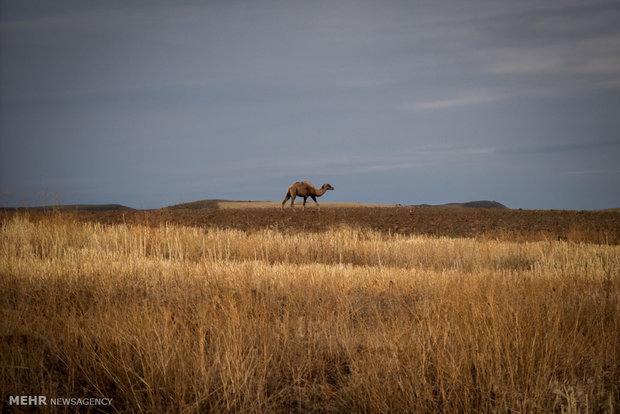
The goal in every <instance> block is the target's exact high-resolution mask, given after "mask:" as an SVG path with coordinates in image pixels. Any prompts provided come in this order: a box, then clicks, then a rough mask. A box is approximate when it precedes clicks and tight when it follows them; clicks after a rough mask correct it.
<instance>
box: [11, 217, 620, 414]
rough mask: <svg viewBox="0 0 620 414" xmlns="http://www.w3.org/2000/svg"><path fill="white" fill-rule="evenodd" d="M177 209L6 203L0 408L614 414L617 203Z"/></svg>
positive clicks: (619, 388) (619, 303) (619, 339)
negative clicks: (64, 400) (35, 400)
mask: <svg viewBox="0 0 620 414" xmlns="http://www.w3.org/2000/svg"><path fill="white" fill-rule="evenodd" d="M395 209H396V210H398V208H395ZM345 210H346V209H345ZM378 210H381V211H386V210H391V209H378ZM396 210H395V211H396ZM341 211H342V212H341ZM369 211H374V213H373V214H376V215H377V217H378V219H377V220H386V223H391V222H390V221H389V220H391V219H390V217H392V216H390V214H393V213H390V212H384V213H379V212H377V211H375V210H372V209H371V210H369ZM398 211H399V210H398ZM416 211H417V212H421V213H420V214H426V215H427V216H425V217H427V218H428V217H434V216H433V215H434V214H436V215H438V217H439V216H441V215H442V214H444V215H445V216H444V217H445V219H446V220H449V218H448V217H452V216H449V215H454V214H470V213H454V212H450V213H446V212H442V211H443V210H432V209H431V210H414V213H416ZM174 214H177V215H174ZM174 214H173V213H172V212H168V211H158V212H132V213H115V214H112V213H109V214H108V213H97V214H77V213H75V214H74V213H58V212H51V213H37V214H34V213H33V214H30V213H23V212H22V213H2V216H1V217H0V218H1V221H0V223H1V227H0V317H1V320H2V321H3V322H2V324H1V325H0V394H1V400H0V411H2V412H5V411H8V410H10V409H14V408H15V407H14V406H9V404H8V398H9V396H15V395H44V396H47V397H49V398H54V397H76V398H85V397H104V398H112V399H113V402H112V405H111V406H99V407H97V406H93V407H90V409H91V410H92V411H93V412H98V411H106V412H160V413H166V412H170V413H179V412H186V413H191V412H196V413H198V412H261V413H262V412H300V411H303V412H306V411H320V412H521V413H523V412H558V413H564V412H567V413H575V412H614V411H618V410H619V409H620V399H619V397H618V396H619V395H620V385H619V384H620V245H618V243H614V241H615V240H616V239H615V237H617V234H618V227H616V226H615V225H613V224H612V225H609V224H608V223H617V221H618V213H617V212H615V213H610V216H609V217H611V218H609V217H608V216H600V217H603V219H601V220H602V221H599V222H598V223H599V224H600V223H602V224H600V226H598V227H597V226H593V225H581V224H579V223H582V222H581V221H579V220H583V217H581V218H580V216H579V214H578V213H575V215H574V216H573V213H570V214H569V218H570V220H569V221H568V223H569V224H567V225H566V226H565V227H563V226H564V224H562V223H565V222H564V221H563V220H564V219H563V218H562V217H564V216H563V215H562V214H564V213H558V215H557V216H553V215H550V216H549V217H555V219H553V220H555V221H553V220H552V219H548V216H546V215H544V214H542V213H541V214H539V215H538V216H536V215H535V214H534V213H532V216H531V220H530V222H528V221H527V220H526V218H527V217H530V216H528V215H527V214H529V213H527V212H521V213H519V212H514V213H510V214H516V216H507V215H506V214H509V213H501V212H489V213H483V212H480V211H477V212H474V213H471V216H470V215H467V216H466V217H467V221H465V226H466V227H463V229H470V226H472V225H480V223H482V224H484V223H487V224H488V223H490V222H493V223H503V222H505V221H507V220H508V217H521V218H520V220H521V221H519V223H518V224H515V225H514V227H512V224H509V225H506V226H500V228H499V229H498V228H495V227H492V226H491V227H487V228H486V229H487V231H485V232H479V233H471V234H470V233H467V232H466V230H463V233H461V232H460V230H459V229H461V227H458V226H457V227H454V228H450V229H452V230H450V229H449V231H448V234H434V233H432V232H426V231H420V232H416V231H415V229H416V228H415V226H414V225H413V224H412V226H413V227H412V229H413V230H412V231H402V229H403V227H402V226H403V224H402V223H404V221H398V224H394V225H395V226H397V228H396V229H394V227H393V226H394V225H391V224H390V226H392V227H390V226H387V227H379V228H376V227H373V225H372V222H371V221H368V223H367V225H364V223H363V222H357V221H355V220H350V221H349V222H347V221H346V220H340V217H341V215H342V214H344V215H346V214H349V213H346V211H344V210H342V209H333V210H331V213H330V212H328V211H326V212H323V211H322V212H321V213H317V212H314V213H308V212H305V213H304V212H295V213H293V212H290V211H284V212H283V211H279V210H274V211H273V212H269V213H260V214H263V215H265V214H269V216H268V217H272V218H273V217H276V216H277V217H281V218H279V219H277V220H276V219H275V218H274V219H273V220H272V224H267V223H268V222H266V224H265V225H259V226H247V227H246V226H244V224H243V223H244V220H251V218H252V217H254V216H251V214H252V213H248V212H247V211H245V212H244V211H243V210H233V209H231V210H217V211H209V212H206V211H202V212H190V211H182V212H178V213H174ZM192 214H193V215H192ZM218 214H232V216H231V217H233V219H231V221H234V222H235V223H237V224H238V225H237V226H236V227H235V226H234V225H220V224H222V223H228V222H226V221H224V219H222V220H223V221H222V222H221V223H220V222H218V221H217V220H215V219H214V218H217V217H219V216H218ZM257 214H258V213H257ZM304 214H305V215H304ZM351 214H352V213H351ZM355 214H361V215H363V214H366V213H364V212H361V213H355ZM381 214H384V216H381ZM402 214H407V217H410V216H409V215H410V214H411V213H410V209H408V210H403V213H402ZM485 214H487V215H488V217H487V216H485ZM584 214H586V215H587V214H588V213H584ZM263 215H261V216H256V217H263ZM195 217H202V218H199V219H196V218H195ZM248 217H250V218H248ZM266 217H267V216H266ZM460 217H461V219H462V218H463V216H460ZM489 217H490V218H489ZM524 217H525V218H524ZM558 217H559V218H558ZM588 217H589V216H588ZM595 217H599V216H595ZM605 217H606V218H605ZM210 219H211V220H212V221H211V222H210V221H209V220H210ZM196 220H197V221H196ZM201 220H203V221H201ZM235 220H236V221H235ZM259 220H260V219H259V218H257V219H256V221H259ZM278 220H280V221H278ZM304 220H312V221H313V222H316V221H321V220H322V222H323V223H324V224H322V225H321V226H319V227H316V228H315V227H308V228H307V230H308V231H295V229H298V228H302V229H304V227H303V226H302V225H298V223H301V222H303V221H304ZM411 220H414V219H411ZM437 220H440V219H437ZM470 220H478V221H473V222H472V221H470ZM485 220H486V221H485ZM498 220H499V221H498ZM541 220H542V222H543V223H544V224H543V225H542V226H543V227H544V226H548V227H549V228H550V229H551V230H549V232H544V231H539V230H536V229H538V227H536V226H538V224H536V223H539V222H540V221H541ZM605 220H609V221H605ZM508 221H509V220H508ZM586 221H587V220H586ZM460 222H461V221H459V223H460ZM209 223H213V225H209ZM218 223H219V224H218ZM476 223H478V224H476ZM554 223H555V224H554ZM558 223H559V224H558ZM570 223H572V224H570ZM593 223H594V224H596V223H597V220H596V219H595V220H593ZM528 225H529V227H528ZM554 226H555V227H554ZM528 228H534V229H535V230H533V231H531V232H529V233H528V230H527V229H528ZM545 228H546V227H545ZM454 229H456V230H454ZM468 231H469V230H468ZM442 232H443V230H442ZM545 235H549V236H550V237H545ZM47 408H48V409H57V410H61V411H62V410H65V409H68V410H69V411H71V410H73V409H74V407H47ZM84 409H86V408H84Z"/></svg>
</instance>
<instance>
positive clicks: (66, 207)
mask: <svg viewBox="0 0 620 414" xmlns="http://www.w3.org/2000/svg"><path fill="white" fill-rule="evenodd" d="M2 210H17V211H54V210H56V211H111V210H122V211H133V210H135V209H134V208H131V207H127V206H123V205H121V204H62V205H57V206H37V207H8V208H6V207H5V208H3V209H2Z"/></svg>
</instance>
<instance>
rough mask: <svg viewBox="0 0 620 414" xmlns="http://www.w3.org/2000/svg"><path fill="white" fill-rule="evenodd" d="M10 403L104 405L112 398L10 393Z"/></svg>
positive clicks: (110, 402) (108, 403)
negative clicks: (50, 396)
mask: <svg viewBox="0 0 620 414" xmlns="http://www.w3.org/2000/svg"><path fill="white" fill-rule="evenodd" d="M9 405H18V406H46V405H72V406H95V405H97V406H102V405H112V398H99V397H86V398H75V397H72V398H61V397H55V398H48V397H47V396H45V395H9Z"/></svg>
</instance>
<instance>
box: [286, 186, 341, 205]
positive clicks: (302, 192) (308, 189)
mask: <svg viewBox="0 0 620 414" xmlns="http://www.w3.org/2000/svg"><path fill="white" fill-rule="evenodd" d="M333 189H334V187H332V186H331V185H329V184H323V186H322V187H321V188H320V189H319V190H317V189H316V188H314V186H313V185H312V183H311V182H309V181H297V182H296V183H295V184H293V185H291V186H290V187H289V188H288V190H286V198H284V201H283V202H282V208H284V204H285V203H286V202H287V201H288V199H289V198H290V199H291V208H293V205H294V204H295V197H297V196H299V197H303V198H304V203H303V207H304V208H306V199H307V198H308V197H311V198H312V199H313V200H314V202H315V203H316V207H317V209H319V210H320V209H321V207H320V206H319V203H318V201H316V198H317V197H321V196H322V195H323V194H325V192H326V191H327V190H333Z"/></svg>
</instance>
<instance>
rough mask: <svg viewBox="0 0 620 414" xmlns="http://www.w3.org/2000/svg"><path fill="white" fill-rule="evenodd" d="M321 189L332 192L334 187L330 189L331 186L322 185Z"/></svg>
mask: <svg viewBox="0 0 620 414" xmlns="http://www.w3.org/2000/svg"><path fill="white" fill-rule="evenodd" d="M322 188H324V189H326V190H333V189H334V187H332V186H331V185H329V184H323V187H322Z"/></svg>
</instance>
